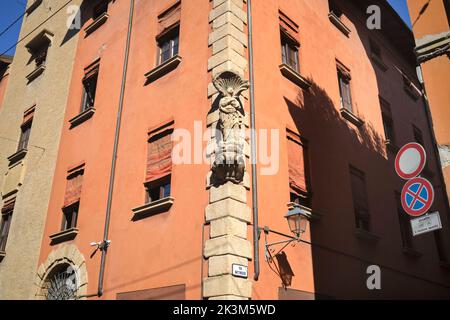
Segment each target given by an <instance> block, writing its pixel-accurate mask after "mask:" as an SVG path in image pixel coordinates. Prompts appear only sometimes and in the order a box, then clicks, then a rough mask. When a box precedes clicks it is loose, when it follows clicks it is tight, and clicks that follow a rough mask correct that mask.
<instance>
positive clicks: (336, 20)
mask: <svg viewBox="0 0 450 320" xmlns="http://www.w3.org/2000/svg"><path fill="white" fill-rule="evenodd" d="M328 18H329V19H330V21H331V23H332V24H333V25H334V26H335V27H336V28H338V29H339V31H341V32H342V33H343V34H344V35H345V36H346V37H348V36H349V34H350V32H351V31H350V29H349V28H348V27H347V26H346V25H345V24H344V23H343V22H342V21H341V19H339V17H338V16H336V15H335V14H334V13H333V12H330V13H329V14H328Z"/></svg>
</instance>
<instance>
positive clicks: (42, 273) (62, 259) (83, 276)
mask: <svg viewBox="0 0 450 320" xmlns="http://www.w3.org/2000/svg"><path fill="white" fill-rule="evenodd" d="M61 264H69V265H71V266H72V267H73V268H74V269H75V270H77V276H78V281H77V286H78V290H77V292H78V295H77V296H78V299H77V300H85V299H87V289H88V272H87V268H86V260H85V258H84V255H83V254H82V253H81V252H80V250H79V249H78V247H77V246H76V245H74V244H63V245H61V246H59V247H58V248H57V249H55V250H53V251H52V252H50V254H49V255H48V257H47V259H46V260H45V261H44V262H43V263H42V264H41V265H40V266H39V268H38V270H37V273H36V277H35V281H34V286H35V298H36V299H37V300H44V299H45V295H44V291H45V289H46V288H45V282H46V280H47V279H48V276H49V275H50V274H51V272H52V271H53V270H54V269H55V267H57V266H58V265H61Z"/></svg>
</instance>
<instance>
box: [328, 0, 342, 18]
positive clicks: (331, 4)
mask: <svg viewBox="0 0 450 320" xmlns="http://www.w3.org/2000/svg"><path fill="white" fill-rule="evenodd" d="M328 6H329V8H330V12H331V13H333V14H334V15H335V16H336V17H337V18H339V19H340V18H341V17H342V15H343V13H342V10H341V9H340V8H339V7H338V6H337V4H336V2H335V1H333V0H330V1H328Z"/></svg>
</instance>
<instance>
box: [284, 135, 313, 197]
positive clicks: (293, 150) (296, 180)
mask: <svg viewBox="0 0 450 320" xmlns="http://www.w3.org/2000/svg"><path fill="white" fill-rule="evenodd" d="M287 143H288V165H289V186H290V188H291V192H292V193H295V194H299V192H303V193H306V192H307V191H308V188H307V181H306V175H305V150H304V148H303V145H302V144H301V142H300V141H297V140H294V139H293V138H292V137H290V136H288V139H287Z"/></svg>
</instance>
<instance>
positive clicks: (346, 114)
mask: <svg viewBox="0 0 450 320" xmlns="http://www.w3.org/2000/svg"><path fill="white" fill-rule="evenodd" d="M340 112H341V116H342V117H343V118H344V119H346V120H347V121H349V122H351V123H353V124H354V125H355V126H357V127H358V128H359V127H361V126H362V125H363V124H364V121H363V120H362V119H360V118H359V117H358V116H356V115H355V114H354V113H353V112H351V111H349V110H347V109H345V108H341V110H340Z"/></svg>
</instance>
